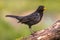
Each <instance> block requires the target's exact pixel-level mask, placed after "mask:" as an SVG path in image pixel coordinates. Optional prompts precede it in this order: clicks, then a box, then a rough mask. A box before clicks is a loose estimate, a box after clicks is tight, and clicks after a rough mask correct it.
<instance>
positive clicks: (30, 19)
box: [6, 6, 44, 28]
mask: <svg viewBox="0 0 60 40" xmlns="http://www.w3.org/2000/svg"><path fill="white" fill-rule="evenodd" d="M43 11H44V6H39V7H38V9H37V10H36V11H35V12H33V13H32V14H30V15H27V16H15V15H6V17H12V18H16V19H17V20H18V23H24V24H27V25H28V26H29V28H31V26H32V25H35V24H37V23H39V22H40V21H41V19H42V17H43Z"/></svg>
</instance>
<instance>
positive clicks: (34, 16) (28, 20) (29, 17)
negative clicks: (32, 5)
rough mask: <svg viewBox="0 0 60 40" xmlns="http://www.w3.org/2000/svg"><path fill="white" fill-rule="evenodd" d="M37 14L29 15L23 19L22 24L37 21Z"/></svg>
mask: <svg viewBox="0 0 60 40" xmlns="http://www.w3.org/2000/svg"><path fill="white" fill-rule="evenodd" d="M38 18H39V14H34V13H33V14H31V15H28V16H25V17H23V19H22V22H30V21H35V20H38Z"/></svg>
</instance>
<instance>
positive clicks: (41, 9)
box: [37, 5, 45, 12]
mask: <svg viewBox="0 0 60 40" xmlns="http://www.w3.org/2000/svg"><path fill="white" fill-rule="evenodd" d="M44 10H45V7H44V6H42V5H41V6H39V7H38V9H37V11H38V12H43V11H44Z"/></svg>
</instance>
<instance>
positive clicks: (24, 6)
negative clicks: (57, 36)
mask: <svg viewBox="0 0 60 40" xmlns="http://www.w3.org/2000/svg"><path fill="white" fill-rule="evenodd" d="M40 5H44V6H45V8H46V10H45V11H44V16H43V19H42V20H41V22H40V23H38V24H36V25H34V26H32V30H33V31H38V30H42V29H45V28H47V27H50V26H51V25H52V24H53V23H54V22H55V21H57V20H59V19H60V0H0V40H21V39H22V38H23V37H27V36H28V35H30V34H31V32H30V30H29V28H28V26H27V25H24V24H21V23H20V24H18V23H17V20H16V19H13V18H7V17H5V16H6V15H7V14H9V15H10V14H11V15H28V14H29V13H32V12H34V11H35V10H36V9H37V8H38V6H40Z"/></svg>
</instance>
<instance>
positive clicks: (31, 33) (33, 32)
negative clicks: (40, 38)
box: [29, 26, 34, 35]
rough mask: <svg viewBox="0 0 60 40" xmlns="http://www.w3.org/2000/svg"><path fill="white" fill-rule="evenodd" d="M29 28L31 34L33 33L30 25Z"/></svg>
mask: <svg viewBox="0 0 60 40" xmlns="http://www.w3.org/2000/svg"><path fill="white" fill-rule="evenodd" d="M29 29H30V32H31V35H33V33H34V31H33V30H32V28H31V26H29Z"/></svg>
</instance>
